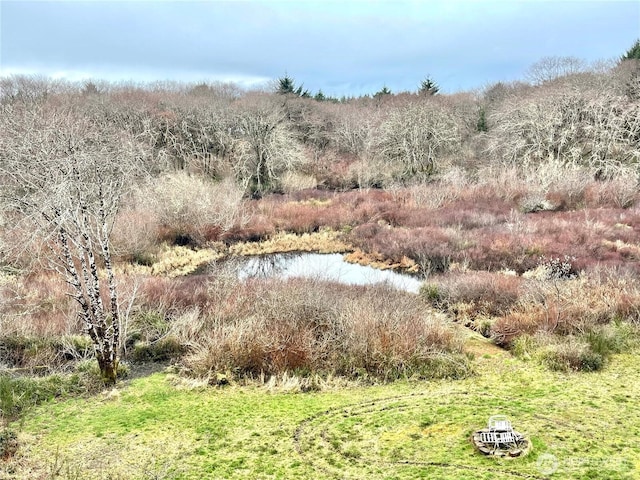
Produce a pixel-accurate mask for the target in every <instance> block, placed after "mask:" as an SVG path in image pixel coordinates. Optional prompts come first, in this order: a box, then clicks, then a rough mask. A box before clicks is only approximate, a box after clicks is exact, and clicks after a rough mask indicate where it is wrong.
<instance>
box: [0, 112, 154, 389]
mask: <svg viewBox="0 0 640 480" xmlns="http://www.w3.org/2000/svg"><path fill="white" fill-rule="evenodd" d="M1 109H2V110H1V111H0V124H1V125H0V182H1V183H2V190H1V192H2V193H1V198H2V207H3V210H4V214H5V216H6V217H5V218H7V219H8V220H9V222H10V223H11V224H12V225H13V227H14V232H15V233H16V235H19V237H17V239H19V241H20V242H21V245H23V246H25V245H29V243H30V242H33V241H38V242H39V243H43V244H44V245H45V251H47V252H48V253H49V255H48V256H47V258H46V262H47V264H48V265H49V266H50V267H52V268H54V269H55V270H56V271H58V272H59V273H60V274H61V275H62V276H63V277H64V279H65V280H66V282H67V284H68V286H69V295H70V296H71V297H72V298H73V299H74V300H75V301H76V303H77V305H78V314H79V316H80V318H81V320H82V322H83V325H84V327H85V329H86V332H87V334H88V335H89V336H90V337H91V340H92V341H93V344H94V347H95V354H96V358H97V361H98V365H99V367H100V371H101V373H102V376H103V378H104V381H105V383H108V384H113V383H115V381H116V373H117V369H118V344H119V336H120V324H119V322H120V311H119V304H118V289H117V283H116V277H115V274H114V269H113V264H112V260H111V248H110V234H111V228H112V225H113V220H114V217H115V214H116V211H117V209H118V206H119V200H120V197H121V195H122V192H123V190H124V189H125V188H126V187H127V184H128V182H129V181H130V178H129V177H130V176H131V175H132V172H133V169H134V166H135V165H136V160H137V159H139V158H140V157H141V155H142V153H141V152H140V151H138V150H137V148H136V145H135V143H134V142H132V141H131V138H130V137H129V136H127V135H126V134H123V133H121V132H119V131H117V130H114V129H112V128H109V127H108V126H107V125H104V124H102V125H100V124H97V123H96V122H95V121H92V120H90V119H89V118H88V117H86V116H82V115H80V114H79V113H78V111H77V110H76V109H74V108H72V107H71V106H69V105H65V106H63V107H59V106H53V105H51V104H43V105H37V106H33V105H32V106H9V105H5V106H3V107H1Z"/></svg>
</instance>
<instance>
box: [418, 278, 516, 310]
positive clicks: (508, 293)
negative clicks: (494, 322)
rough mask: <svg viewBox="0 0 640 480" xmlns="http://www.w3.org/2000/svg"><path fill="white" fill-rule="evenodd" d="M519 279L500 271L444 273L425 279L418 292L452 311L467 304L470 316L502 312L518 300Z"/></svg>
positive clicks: (438, 305)
mask: <svg viewBox="0 0 640 480" xmlns="http://www.w3.org/2000/svg"><path fill="white" fill-rule="evenodd" d="M522 283H523V281H522V278H520V277H517V276H515V275H510V274H505V273H500V272H474V271H468V272H458V271H456V272H448V273H446V274H445V275H440V276H438V277H434V278H433V279H431V280H429V282H428V283H426V284H425V285H424V286H423V287H422V290H421V294H422V295H423V296H424V297H425V298H426V299H427V300H429V301H431V303H432V304H433V305H434V306H436V307H438V308H443V309H445V310H447V311H449V312H451V313H454V314H455V306H456V305H457V304H460V303H464V304H466V305H467V309H466V313H469V314H470V315H471V317H477V316H483V315H491V316H498V315H503V314H506V313H507V312H508V311H509V310H510V308H511V307H512V306H513V305H514V304H515V303H516V302H517V301H518V299H519V296H520V291H521V286H522Z"/></svg>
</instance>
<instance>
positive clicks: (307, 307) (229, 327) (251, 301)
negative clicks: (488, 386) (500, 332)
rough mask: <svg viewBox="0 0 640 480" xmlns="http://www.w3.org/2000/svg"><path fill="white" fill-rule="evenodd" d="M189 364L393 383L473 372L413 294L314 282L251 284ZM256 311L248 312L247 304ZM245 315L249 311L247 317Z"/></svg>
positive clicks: (201, 372)
mask: <svg viewBox="0 0 640 480" xmlns="http://www.w3.org/2000/svg"><path fill="white" fill-rule="evenodd" d="M238 295H240V296H242V297H244V298H243V300H242V302H240V303H238V304H236V305H235V309H237V308H238V307H242V308H243V310H242V311H240V312H238V313H236V314H229V313H227V315H226V318H225V319H221V318H211V319H210V320H209V321H208V325H210V326H209V328H208V329H207V331H206V333H204V332H203V335H202V336H201V337H200V338H199V340H198V341H197V342H196V343H195V344H194V346H193V348H192V350H191V352H190V353H188V354H187V355H186V356H185V357H184V359H183V364H184V366H185V368H186V369H187V370H188V371H190V372H191V373H192V374H194V375H198V376H206V375H215V374H216V373H225V372H230V374H232V375H234V376H236V377H245V376H248V377H256V376H259V375H278V374H282V373H283V372H286V371H293V372H296V373H297V374H298V375H302V376H307V375H310V374H315V373H330V374H336V375H341V376H346V377H362V376H365V377H371V378H376V379H386V380H391V379H395V378H398V377H411V376H417V377H419V378H432V377H441V376H452V377H459V376H461V375H464V374H467V373H468V372H469V364H468V359H466V357H464V355H462V347H461V343H460V340H459V339H458V337H457V336H456V335H455V334H454V332H453V331H452V330H451V329H450V328H449V327H447V326H446V325H445V324H443V323H441V321H440V320H439V319H436V318H433V317H432V316H431V315H429V313H427V312H425V311H424V304H423V303H422V302H421V301H420V300H419V299H418V298H417V297H414V296H411V295H409V294H406V293H403V292H396V291H393V290H389V289H387V288H384V287H375V288H373V289H362V288H360V287H344V286H341V285H337V284H333V283H326V282H319V281H309V280H291V281H273V280H272V281H268V282H249V284H247V285H245V286H243V287H241V291H240V292H236V296H238ZM246 305H250V306H251V308H250V309H248V310H244V306H246ZM236 311H237V310H236ZM245 312H246V313H245Z"/></svg>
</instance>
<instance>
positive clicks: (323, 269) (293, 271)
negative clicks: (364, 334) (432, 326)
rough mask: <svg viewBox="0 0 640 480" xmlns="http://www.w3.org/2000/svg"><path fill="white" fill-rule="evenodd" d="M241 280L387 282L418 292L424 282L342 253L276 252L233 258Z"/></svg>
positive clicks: (369, 283)
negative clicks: (354, 260)
mask: <svg viewBox="0 0 640 480" xmlns="http://www.w3.org/2000/svg"><path fill="white" fill-rule="evenodd" d="M230 262H232V264H233V265H234V268H235V269H236V271H237V274H238V277H239V278H240V279H241V280H245V279H248V278H281V279H286V278H293V277H298V278H311V279H318V280H328V281H335V282H340V283H343V284H345V285H374V284H378V283H386V284H388V285H390V286H392V287H394V288H397V289H399V290H404V291H407V292H412V293H418V291H419V290H420V285H421V284H422V282H421V281H420V280H419V279H418V278H417V277H413V276H411V275H406V274H401V273H396V272H393V271H391V270H378V269H375V268H372V267H367V266H363V265H356V264H353V263H348V262H345V261H344V258H343V256H342V255H341V254H339V253H335V254H320V253H276V254H271V255H261V256H255V257H244V258H239V259H234V260H231V261H230Z"/></svg>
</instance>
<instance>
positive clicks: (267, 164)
mask: <svg viewBox="0 0 640 480" xmlns="http://www.w3.org/2000/svg"><path fill="white" fill-rule="evenodd" d="M246 100H247V101H246V103H243V104H241V105H239V106H238V110H237V115H236V117H235V127H234V129H233V138H234V146H233V150H234V151H233V154H232V162H233V169H234V171H235V174H236V177H237V178H238V180H240V181H241V183H242V184H243V185H244V186H245V188H247V189H248V190H249V191H250V192H251V193H263V192H268V191H273V190H277V189H278V186H279V182H280V179H281V175H282V174H284V173H285V172H288V171H292V170H294V169H295V168H296V167H299V166H300V165H302V164H303V163H304V162H305V157H304V155H303V152H302V149H301V148H300V145H299V144H298V142H297V141H296V138H295V135H294V134H293V132H292V131H291V130H290V126H289V125H288V123H287V119H286V115H285V112H284V110H283V108H282V107H281V106H280V105H278V104H277V103H275V102H273V101H272V99H271V98H269V97H263V96H256V97H248V98H247V99H246Z"/></svg>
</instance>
